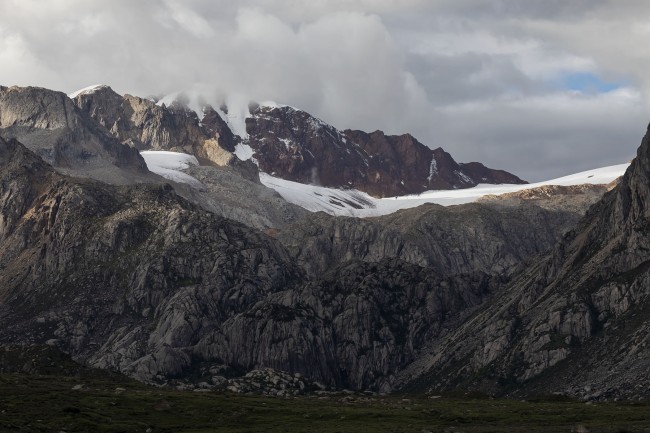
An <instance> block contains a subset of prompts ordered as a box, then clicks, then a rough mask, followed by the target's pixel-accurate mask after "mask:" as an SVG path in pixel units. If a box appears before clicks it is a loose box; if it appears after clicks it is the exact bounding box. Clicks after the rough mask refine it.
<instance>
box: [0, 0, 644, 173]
mask: <svg viewBox="0 0 650 433" xmlns="http://www.w3.org/2000/svg"><path fill="white" fill-rule="evenodd" d="M649 15H650V2H649V1H647V0H570V1H567V0H544V1H541V0H540V1H524V0H490V1H484V0H399V1H397V0H328V1H325V0H310V1H299V0H242V1H225V0H139V1H133V0H111V1H110V2H106V1H95V0H49V1H41V0H2V1H1V2H0V65H2V66H1V67H0V85H5V86H11V85H20V86H26V85H33V86H42V87H47V88H51V89H55V90H61V91H64V92H72V91H74V90H76V89H79V88H82V87H86V86H88V85H91V84H100V83H101V84H108V85H110V86H111V87H113V89H115V90H116V91H117V92H119V93H130V94H135V95H139V96H148V95H162V94H168V93H171V92H175V91H179V90H186V91H194V92H200V93H201V94H203V95H205V98H206V100H207V101H218V100H223V99H226V100H227V101H229V102H231V103H232V104H233V105H234V104H236V103H238V101H239V102H241V101H248V100H256V101H267V100H273V101H276V102H278V103H282V104H288V105H292V106H295V107H298V108H301V109H304V110H306V111H308V112H310V113H312V114H314V115H315V116H317V117H319V118H321V119H323V120H324V121H326V122H328V123H331V124H332V125H334V126H336V127H337V128H339V129H346V128H352V129H362V130H366V131H374V130H377V129H380V130H382V131H384V132H386V133H389V134H403V133H407V132H408V133H411V134H412V135H414V136H415V137H416V138H418V139H419V140H420V141H421V142H422V143H424V144H426V145H427V146H430V147H432V148H436V147H442V148H444V149H445V150H447V151H448V152H450V153H451V154H452V156H453V157H454V158H455V159H456V160H457V161H459V162H469V161H480V162H483V163H484V164H486V165H487V166H489V167H493V168H500V169H505V170H508V171H511V172H513V173H515V174H517V175H518V176H520V177H522V178H524V179H527V180H529V181H539V180H543V179H549V178H554V177H558V176H562V175H566V174H570V173H574V172H579V171H583V170H587V169H591V168H596V167H601V166H607V165H613V164H620V163H624V162H627V161H629V160H630V159H632V158H633V157H634V155H635V153H636V148H637V147H638V145H639V143H640V140H641V138H642V136H643V134H644V133H645V130H646V127H647V124H648V121H649V120H650V116H648V114H649V112H650V110H649V109H648V108H649V105H650V104H649V101H650V74H648V73H647V71H649V70H650V51H649V50H648V49H647V46H648V44H647V41H648V40H650V21H648V19H647V17H648V16H649Z"/></svg>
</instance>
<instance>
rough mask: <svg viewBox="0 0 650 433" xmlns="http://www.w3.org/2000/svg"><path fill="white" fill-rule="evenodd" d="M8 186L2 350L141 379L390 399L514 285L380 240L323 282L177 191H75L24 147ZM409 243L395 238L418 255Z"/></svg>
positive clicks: (4, 172) (6, 160)
mask: <svg viewBox="0 0 650 433" xmlns="http://www.w3.org/2000/svg"><path fill="white" fill-rule="evenodd" d="M0 188H1V189H0V199H1V201H0V209H1V212H0V215H1V219H0V221H1V224H0V243H1V244H2V247H3V248H2V249H1V250H0V268H1V269H2V272H0V287H2V291H1V292H0V323H2V324H3V326H2V327H1V329H0V342H5V343H8V342H11V343H17V342H20V343H29V344H43V343H47V344H51V345H55V346H57V347H59V348H61V349H62V350H64V351H66V352H68V353H70V354H72V355H73V357H74V358H75V359H76V360H79V361H82V362H84V363H86V364H89V365H91V366H94V367H100V368H105V369H111V370H117V371H121V372H123V373H126V374H128V375H131V376H133V377H136V378H139V379H141V380H146V381H156V382H165V381H167V380H170V379H173V378H188V377H196V375H197V371H210V369H213V367H215V366H218V365H227V366H228V367H229V368H231V369H232V370H234V371H239V372H241V373H245V372H247V371H251V370H255V369H261V368H267V367H269V368H274V369H277V370H281V371H289V372H292V373H301V374H302V375H304V376H305V377H306V378H309V379H310V380H315V381H319V382H322V383H323V384H326V385H329V386H336V387H344V388H354V389H366V388H372V389H377V390H384V391H386V390H390V389H392V388H393V386H394V382H395V374H396V373H397V372H399V371H400V369H401V368H403V367H404V366H406V365H408V364H409V363H411V362H413V361H414V360H416V359H417V358H418V356H419V354H420V350H421V347H422V346H423V345H424V344H425V343H426V342H427V341H429V340H431V339H433V338H435V337H436V336H438V335H439V334H440V333H441V332H442V330H443V329H445V328H447V327H455V326H457V324H458V323H460V321H461V319H462V317H464V316H465V315H467V314H468V311H470V310H471V309H473V308H475V307H476V306H478V305H480V304H481V303H482V302H483V301H484V300H485V299H486V298H487V297H488V296H490V294H491V293H493V292H494V291H495V290H496V289H497V288H498V287H499V286H500V285H501V284H502V283H503V282H504V278H505V277H504V276H497V275H495V272H493V269H492V268H489V269H479V268H477V269H472V270H470V271H469V272H464V273H462V274H458V273H456V271H457V269H456V268H454V267H453V266H451V267H445V266H439V265H438V264H437V263H435V261H434V259H433V256H431V255H429V253H422V262H421V263H418V261H417V260H415V259H414V257H416V255H409V254H400V248H395V249H394V250H391V248H392V247H391V248H388V247H387V246H383V247H382V246H381V237H378V238H377V237H375V238H373V237H366V238H365V242H367V243H368V244H367V246H366V248H368V249H369V250H372V249H373V248H378V249H377V250H376V253H375V256H373V258H372V260H368V257H362V255H361V254H358V252H359V251H355V252H354V254H350V255H349V256H348V257H347V258H346V259H345V260H344V259H340V260H333V257H332V256H330V257H329V259H328V260H330V262H329V263H328V264H327V266H326V271H327V272H319V273H316V272H315V268H309V267H307V266H306V265H304V262H303V261H304V259H305V258H306V257H307V256H303V255H301V253H296V251H294V250H293V249H292V250H291V251H289V250H287V249H286V248H285V247H284V246H283V244H282V243H280V242H279V241H278V240H276V239H274V238H273V237H269V236H267V235H265V234H263V233H261V232H258V231H256V230H253V229H250V228H248V227H245V226H243V225H241V224H238V223H235V222H233V221H231V220H228V219H225V218H222V217H219V216H216V215H215V214H213V213H211V212H207V211H206V210H204V209H202V208H199V207H197V206H194V205H192V204H190V203H189V202H187V201H185V200H184V199H182V198H180V197H179V196H178V195H176V194H175V192H174V191H173V190H172V189H171V187H169V186H166V185H137V186H124V187H115V186H109V185H105V184H101V183H98V182H94V181H80V180H74V179H71V178H67V177H65V176H61V175H60V174H58V173H56V172H55V171H54V170H52V169H51V168H50V167H49V166H48V165H47V164H46V163H45V162H43V161H42V160H41V159H40V158H38V157H37V156H36V155H34V154H33V153H32V152H30V151H29V150H28V149H26V148H25V147H23V146H22V145H20V144H19V143H18V142H16V141H10V142H5V141H0ZM411 212H414V211H411ZM423 213H424V215H426V214H427V210H426V209H423ZM413 218H414V219H415V220H419V219H418V217H413ZM423 218H424V217H423ZM424 219H425V220H426V218H424ZM434 219H438V217H436V218H434ZM387 224H391V223H390V222H388V223H387ZM332 227H336V224H334V225H333V226H332ZM378 227H379V228H375V229H370V232H372V231H373V230H375V231H376V232H379V231H381V226H378ZM351 230H352V232H354V231H355V230H358V233H360V234H363V233H364V232H366V231H367V230H368V227H365V226H363V225H361V226H360V227H359V228H358V229H355V228H351ZM407 232H408V230H405V231H404V232H403V233H400V232H399V231H397V232H396V234H394V235H391V236H396V238H397V239H398V238H399V236H403V239H402V240H399V242H402V244H404V245H406V244H407V243H408V242H411V243H412V244H413V245H414V247H413V250H416V249H417V248H421V246H419V244H417V243H416V242H414V241H413V240H410V241H408V236H407ZM270 234H272V235H274V236H275V235H277V233H270ZM311 237H312V238H313V237H314V235H313V234H312V235H311ZM317 237H318V236H316V238H317ZM362 238H363V236H362ZM360 239H361V238H360ZM432 239H433V238H432ZM431 242H435V241H434V240H431ZM373 244H377V245H375V246H373ZM341 245H343V244H341ZM310 248H311V247H310ZM337 248H339V247H337ZM381 249H383V250H384V252H383V253H380V251H381ZM403 249H406V248H403ZM294 255H295V257H298V258H299V260H300V262H303V266H304V269H307V272H305V270H303V269H302V268H301V266H300V265H299V264H298V262H296V259H295V258H294ZM301 257H302V258H301ZM359 259H364V260H368V261H363V260H359ZM477 266H478V265H477ZM491 273H492V274H491ZM197 369H198V370H197ZM202 380H203V379H202ZM206 380H207V379H206Z"/></svg>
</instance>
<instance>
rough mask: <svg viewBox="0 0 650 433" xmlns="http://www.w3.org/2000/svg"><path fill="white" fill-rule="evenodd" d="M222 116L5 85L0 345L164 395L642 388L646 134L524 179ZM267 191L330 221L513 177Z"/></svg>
mask: <svg viewBox="0 0 650 433" xmlns="http://www.w3.org/2000/svg"><path fill="white" fill-rule="evenodd" d="M233 111H234V110H232V109H230V110H229V108H228V107H227V106H225V105H221V106H219V107H216V108H214V107H212V106H209V105H207V104H201V103H199V102H198V101H195V100H191V98H190V99H188V98H184V97H183V95H174V96H173V97H166V98H160V99H159V98H140V97H135V96H130V95H124V96H122V95H119V94H117V93H115V92H114V91H113V90H112V89H110V87H107V86H93V87H91V88H87V89H84V90H82V91H79V92H76V93H75V94H71V95H65V94H63V93H60V92H55V91H51V90H47V89H40V88H18V87H11V88H7V87H0V245H2V248H0V323H1V324H2V327H0V343H2V344H16V343H20V344H26V345H40V344H42V345H49V346H52V347H54V348H56V349H57V350H60V351H62V352H65V353H68V354H70V355H71V356H72V357H73V359H75V360H76V361H78V362H80V363H83V364H87V365H90V366H94V367H99V368H104V369H110V370H115V371H119V372H121V373H124V374H127V375H130V376H132V377H135V378H138V379H139V380H143V381H146V382H154V383H161V384H162V383H171V382H182V383H188V384H191V383H194V384H196V383H205V384H208V386H212V387H218V386H221V385H223V383H225V382H224V380H226V379H229V378H235V377H240V376H243V375H245V374H246V373H248V372H251V371H254V370H259V369H265V368H272V369H275V370H279V371H283V372H289V373H300V374H301V375H302V376H304V377H306V378H308V379H309V380H311V381H313V382H314V383H319V384H323V386H329V387H337V388H350V389H355V390H375V391H382V392H389V391H395V390H413V391H422V392H429V393H436V392H439V391H441V390H450V389H453V390H479V391H483V392H487V393H490V394H495V395H517V396H519V395H531V394H535V393H562V394H566V395H571V396H579V397H582V398H585V399H614V398H645V397H647V396H648V389H650V388H649V385H650V382H649V379H648V378H647V377H646V376H647V375H646V374H645V372H647V369H648V366H649V365H648V363H649V361H648V360H649V359H650V356H649V355H650V354H649V352H648V350H649V349H648V344H647V335H649V334H648V332H647V331H648V329H647V328H648V305H649V304H648V301H647V296H648V291H647V287H648V284H647V281H646V280H647V279H648V270H649V269H650V268H649V267H648V263H650V262H649V261H648V260H649V259H648V257H647V250H648V248H650V247H649V246H648V245H647V244H648V242H649V239H650V238H649V237H648V231H647V230H646V226H647V225H648V223H647V218H648V215H649V214H650V211H648V204H647V203H648V199H649V198H650V191H649V190H648V176H650V139H649V138H648V137H647V136H646V138H644V140H643V142H642V144H641V147H640V148H639V152H638V155H637V158H636V159H635V160H634V161H633V162H632V163H631V165H630V166H629V168H628V169H627V171H626V172H625V175H624V176H623V178H622V179H621V180H620V181H619V182H612V183H611V184H609V185H602V184H599V183H604V184H607V183H609V182H610V181H611V180H613V179H614V178H615V177H616V176H612V175H611V174H610V175H609V177H607V176H605V177H603V179H605V178H606V181H605V180H604V181H602V182H601V181H599V182H596V181H595V180H594V178H592V177H590V176H594V173H595V172H594V173H591V174H589V173H584V174H582V175H581V176H577V177H575V179H579V181H578V180H574V181H571V182H569V181H567V182H565V184H563V185H560V186H549V185H529V186H523V183H524V182H523V181H522V180H521V179H519V178H518V177H516V176H514V175H512V174H510V173H507V172H504V171H500V170H492V169H488V168H486V167H484V166H483V165H482V164H480V163H468V164H459V163H456V162H455V161H454V160H453V159H452V158H451V156H450V155H449V154H448V153H446V152H444V151H443V150H442V149H440V148H438V149H435V150H431V149H430V148H429V147H427V146H425V145H423V144H421V143H419V142H418V141H417V140H416V139H415V138H414V137H412V136H411V135H409V134H406V135H402V136H387V135H386V134H384V133H382V132H381V131H376V132H373V133H366V132H362V131H354V130H345V131H339V130H337V129H336V128H334V127H332V126H330V125H327V124H325V123H324V122H322V121H320V120H319V119H317V118H315V117H313V116H311V115H310V114H308V113H306V112H304V111H301V110H298V109H295V108H292V107H288V106H280V105H277V104H271V103H262V104H250V105H249V107H248V114H245V115H244V116H243V117H242V116H240V117H237V116H236V115H235V113H234V112H233ZM151 152H153V153H151ZM161 152H167V153H161ZM171 152H174V153H171ZM179 153H182V154H184V155H183V156H179V155H178V154H179ZM154 167H155V169H154ZM625 167H626V166H619V168H618V169H617V170H619V171H622V170H624V169H625ZM150 169H151V170H150ZM614 172H616V170H614V171H610V173H614ZM260 179H261V180H262V181H263V183H262V182H260ZM589 179H591V180H589ZM273 182H275V183H276V184H278V185H282V187H284V188H285V189H286V190H289V189H291V188H293V189H291V191H294V193H293V194H297V193H296V192H295V191H303V192H304V188H313V189H310V190H309V194H310V195H309V197H310V200H313V199H314V198H319V197H318V195H319V194H320V199H322V200H324V201H325V202H327V203H328V206H330V208H331V209H334V210H336V209H363V208H372V207H373V206H374V208H377V207H378V205H377V203H385V202H386V201H392V202H399V201H403V200H402V198H401V197H397V198H392V199H391V198H387V197H395V196H402V195H405V194H420V193H423V192H425V191H429V190H433V189H438V190H440V189H449V190H452V191H451V192H454V193H456V191H460V190H461V189H464V188H470V187H476V186H477V185H478V184H488V183H508V184H515V185H517V184H518V186H517V187H512V190H511V192H510V193H509V194H508V195H505V196H503V195H502V196H496V197H495V196H486V197H484V198H482V199H481V200H479V201H477V202H474V203H466V204H461V205H457V206H449V207H444V206H440V205H437V204H433V203H429V204H421V205H420V206H417V207H411V208H408V209H399V206H397V207H396V208H394V209H391V210H396V211H395V212H388V211H386V212H378V213H375V215H379V216H376V217H373V218H358V217H345V216H336V215H328V214H326V213H323V212H316V213H313V212H309V211H308V210H306V209H304V208H303V207H300V206H298V205H296V204H294V203H290V202H289V201H287V200H285V199H284V198H283V197H285V196H286V194H282V195H280V194H278V193H277V192H276V191H274V190H273V189H270V188H267V187H266V186H265V185H268V184H270V183H273ZM283 182H284V183H283ZM581 182H584V184H581ZM305 184H310V185H305ZM292 185H301V186H300V187H298V189H296V188H297V187H295V186H292ZM299 188H303V189H302V190H300V189H299ZM317 188H321V189H317ZM524 188H526V189H524ZM278 189H281V187H278ZM520 189H521V190H520ZM326 191H327V192H326ZM466 191H468V192H469V191H470V190H469V189H468V190H466ZM280 192H281V193H282V191H280ZM500 192H504V191H500ZM323 194H328V196H327V197H323ZM427 194H429V193H425V194H423V195H422V196H421V198H422V199H423V200H424V201H426V195H427ZM470 194H471V192H470ZM475 198H478V197H475ZM472 200H474V199H472ZM295 202H298V203H299V202H300V201H295ZM417 204H420V203H417ZM330 213H332V214H339V213H340V212H336V211H332V212H330ZM351 214H354V212H352V213H351Z"/></svg>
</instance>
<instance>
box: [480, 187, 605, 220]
mask: <svg viewBox="0 0 650 433" xmlns="http://www.w3.org/2000/svg"><path fill="white" fill-rule="evenodd" d="M617 183H618V182H617V181H614V182H612V183H611V184H610V185H591V184H583V185H572V186H562V185H545V186H541V187H538V188H531V189H525V190H523V191H518V192H511V193H506V194H500V195H487V196H484V197H481V198H480V199H479V200H478V202H479V203H498V204H501V205H504V206H521V205H522V204H524V203H529V204H534V205H536V206H539V207H541V208H544V209H549V210H558V211H567V212H572V213H575V214H579V215H581V216H582V215H584V214H585V213H586V212H587V210H588V209H589V208H590V207H591V206H592V205H593V204H594V203H597V202H598V201H599V200H600V199H601V198H602V197H603V194H605V193H606V192H607V191H609V190H611V189H612V188H614V187H615V186H616V184H617Z"/></svg>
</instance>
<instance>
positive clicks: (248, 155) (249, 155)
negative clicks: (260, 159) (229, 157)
mask: <svg viewBox="0 0 650 433" xmlns="http://www.w3.org/2000/svg"><path fill="white" fill-rule="evenodd" d="M234 153H235V155H236V156H237V158H239V159H240V160H241V161H248V160H249V159H250V160H251V161H253V162H254V163H255V165H259V164H258V163H257V159H255V158H253V154H254V151H253V148H252V147H250V146H249V145H248V144H246V143H239V144H237V145H236V146H235V152H234Z"/></svg>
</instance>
